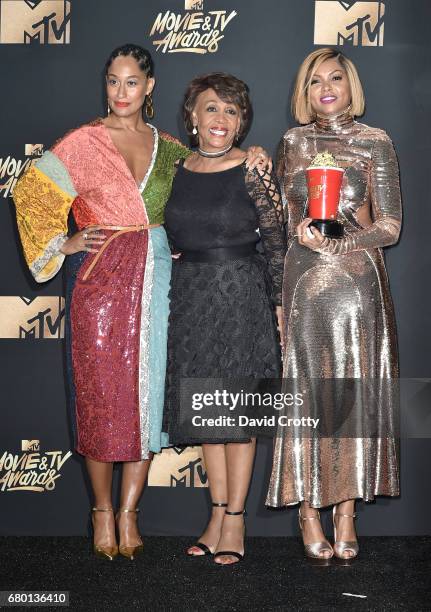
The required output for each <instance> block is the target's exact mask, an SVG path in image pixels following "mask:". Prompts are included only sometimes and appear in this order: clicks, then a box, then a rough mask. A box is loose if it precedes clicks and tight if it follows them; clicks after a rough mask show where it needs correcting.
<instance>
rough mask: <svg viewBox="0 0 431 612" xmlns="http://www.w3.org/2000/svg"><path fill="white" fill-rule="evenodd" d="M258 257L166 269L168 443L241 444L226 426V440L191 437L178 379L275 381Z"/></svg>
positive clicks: (276, 362) (272, 329) (277, 362)
mask: <svg viewBox="0 0 431 612" xmlns="http://www.w3.org/2000/svg"><path fill="white" fill-rule="evenodd" d="M270 285H271V283H270V279H269V276H268V271H267V263H266V260H265V259H264V257H263V256H262V255H261V254H259V253H255V254H253V255H251V256H248V257H243V258H240V259H236V260H230V261H223V262H217V263H207V262H190V261H181V259H180V260H178V261H176V262H175V263H174V265H173V270H172V280H171V291H170V316H169V331H168V364H167V376H166V395H165V411H164V427H163V431H167V432H168V433H169V442H170V444H174V445H178V446H180V445H184V444H187V445H192V444H196V443H202V442H208V443H225V442H229V441H235V442H242V441H248V440H249V438H247V437H244V434H243V433H241V431H240V430H239V429H238V430H235V428H231V429H230V430H229V434H228V437H226V435H225V434H226V432H225V431H224V432H223V433H224V435H223V436H220V438H218V437H217V435H216V434H217V432H214V434H215V435H214V434H213V436H212V437H211V439H208V440H203V439H201V438H200V439H194V438H193V437H192V435H190V433H189V431H187V432H186V431H184V428H183V427H181V426H180V418H179V413H180V385H181V380H182V379H184V378H195V379H196V378H203V379H211V378H214V379H215V378H217V379H223V378H224V379H226V378H227V379H232V378H234V379H236V378H254V379H259V378H277V377H279V376H280V371H281V355H280V344H279V336H278V331H277V327H276V317H275V309H274V306H273V304H272V300H271V296H270Z"/></svg>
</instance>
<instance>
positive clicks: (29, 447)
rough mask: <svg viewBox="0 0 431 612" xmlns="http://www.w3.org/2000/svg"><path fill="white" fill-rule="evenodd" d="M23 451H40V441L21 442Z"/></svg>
mask: <svg viewBox="0 0 431 612" xmlns="http://www.w3.org/2000/svg"><path fill="white" fill-rule="evenodd" d="M21 450H22V451H23V452H25V453H26V452H29V451H39V450H40V440H21Z"/></svg>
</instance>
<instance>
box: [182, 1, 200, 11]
mask: <svg viewBox="0 0 431 612" xmlns="http://www.w3.org/2000/svg"><path fill="white" fill-rule="evenodd" d="M184 9H185V10H186V11H203V10H204V0H185V1H184Z"/></svg>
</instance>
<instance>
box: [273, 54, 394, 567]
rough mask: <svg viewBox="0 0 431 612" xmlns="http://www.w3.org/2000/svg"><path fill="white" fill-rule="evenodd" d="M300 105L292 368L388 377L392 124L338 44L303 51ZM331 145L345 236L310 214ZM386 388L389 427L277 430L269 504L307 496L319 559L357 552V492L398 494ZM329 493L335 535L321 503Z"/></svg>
mask: <svg viewBox="0 0 431 612" xmlns="http://www.w3.org/2000/svg"><path fill="white" fill-rule="evenodd" d="M292 110H293V114H294V116H295V117H296V119H297V120H298V122H299V123H301V124H306V125H302V126H301V127H298V128H293V129H291V130H289V131H288V132H287V133H286V134H285V135H284V138H283V139H282V142H281V145H280V150H279V155H278V162H277V174H278V177H279V180H280V183H281V187H282V194H283V198H284V205H285V210H286V217H287V223H288V252H287V255H286V259H285V276H284V286H283V315H284V321H285V325H284V360H283V366H284V368H283V375H284V377H285V378H290V379H301V378H302V379H308V380H311V379H314V380H316V379H338V380H340V379H343V380H344V381H346V380H348V379H370V380H372V379H374V380H380V381H388V384H387V386H386V388H390V379H396V378H397V377H398V359H397V339H396V329H395V320H394V312H393V306H392V300H391V295H390V290H389V285H388V279H387V275H386V269H385V264H384V259H383V253H382V247H385V246H388V245H391V244H394V243H396V242H397V240H398V236H399V232H400V226H401V202H400V189H399V179H398V164H397V159H396V155H395V152H394V148H393V145H392V142H391V140H390V139H389V137H388V136H387V134H386V133H385V132H384V131H383V130H381V129H377V128H372V127H369V126H367V125H365V124H363V123H359V122H357V121H355V120H354V117H355V116H359V115H361V114H362V113H363V111H364V97H363V92H362V86H361V83H360V80H359V77H358V74H357V72H356V69H355V67H354V65H353V64H352V62H351V61H350V60H348V59H347V58H346V57H345V56H344V55H342V54H341V53H339V52H338V51H336V50H334V49H329V48H324V49H318V50H316V51H313V52H312V53H311V54H310V55H308V56H307V58H306V59H305V60H304V62H303V64H302V65H301V67H300V70H299V72H298V76H297V80H296V86H295V91H294V95H293V99H292ZM324 151H328V152H330V153H332V155H333V156H334V157H335V160H336V162H337V166H341V167H342V168H344V169H345V172H344V178H343V183H342V186H341V194H340V202H339V207H338V220H339V221H341V222H342V223H343V225H344V236H343V237H342V238H328V237H324V236H323V235H322V234H321V233H320V232H319V231H318V230H317V229H316V228H314V227H311V226H310V223H311V221H312V220H311V219H309V218H307V216H306V213H307V185H306V175H305V170H306V168H307V167H308V166H309V165H310V163H311V161H312V159H313V158H314V157H315V155H316V154H318V153H322V152H324ZM378 389H380V387H378ZM383 395H384V393H382V394H381V396H380V397H378V398H377V401H376V402H375V404H376V405H378V406H379V413H378V414H377V416H376V421H377V427H378V429H377V431H380V432H383V435H381V436H380V435H378V436H375V437H364V436H358V437H344V438H342V437H335V436H331V437H326V438H325V437H320V439H318V438H313V437H310V436H308V437H306V435H305V434H303V435H301V434H300V435H299V436H298V434H296V437H293V436H292V435H291V434H289V433H287V432H286V433H283V432H280V433H279V434H278V436H277V439H276V442H275V448H274V461H273V467H272V474H271V481H270V486H269V491H268V497H267V504H268V505H269V506H276V507H279V506H285V505H291V504H297V503H299V502H300V503H301V506H300V511H299V522H300V526H301V531H302V535H303V540H304V547H305V554H306V555H307V557H309V558H311V559H314V560H316V561H317V562H318V563H323V564H326V563H328V562H329V559H330V558H331V557H332V556H333V555H335V558H337V559H339V560H342V561H341V562H342V563H345V562H349V561H352V560H353V559H354V558H355V557H356V555H357V554H358V543H357V539H356V534H355V528H354V522H353V518H354V517H355V513H354V509H355V499H357V498H359V499H363V500H365V501H370V500H373V499H374V497H375V496H376V495H388V496H395V495H398V494H399V488H398V459H397V446H396V443H395V439H394V437H393V436H391V435H390V434H389V432H388V430H385V429H384V425H382V424H383V423H392V411H393V409H394V405H393V404H394V402H393V401H392V400H391V395H390V392H389V396H387V395H385V396H384V397H383ZM337 401H338V402H339V400H337V398H336V397H335V394H334V395H332V396H329V398H328V395H326V400H325V401H324V402H321V403H320V404H319V406H318V410H319V412H320V415H318V416H321V417H322V419H321V420H325V418H326V419H328V417H329V418H331V416H332V415H333V414H334V410H335V406H336V405H337ZM365 403H366V402H364V403H363V404H362V406H361V410H363V411H365V412H366V411H367V409H368V406H366V405H365ZM379 425H380V429H379ZM385 433H386V434H387V435H385ZM330 505H333V521H334V541H335V543H334V546H333V547H332V546H331V545H330V544H329V542H328V541H327V540H326V538H325V536H324V534H323V531H322V527H321V524H320V520H319V519H320V516H319V512H318V510H317V509H318V508H321V507H325V506H330Z"/></svg>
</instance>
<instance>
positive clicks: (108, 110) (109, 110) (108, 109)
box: [106, 104, 111, 115]
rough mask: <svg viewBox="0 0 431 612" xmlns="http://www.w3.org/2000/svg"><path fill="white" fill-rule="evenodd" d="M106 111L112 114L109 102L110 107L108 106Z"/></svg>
mask: <svg viewBox="0 0 431 612" xmlns="http://www.w3.org/2000/svg"><path fill="white" fill-rule="evenodd" d="M106 112H107V114H108V115H110V114H111V107H110V106H109V104H108V108H107V111H106Z"/></svg>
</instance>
